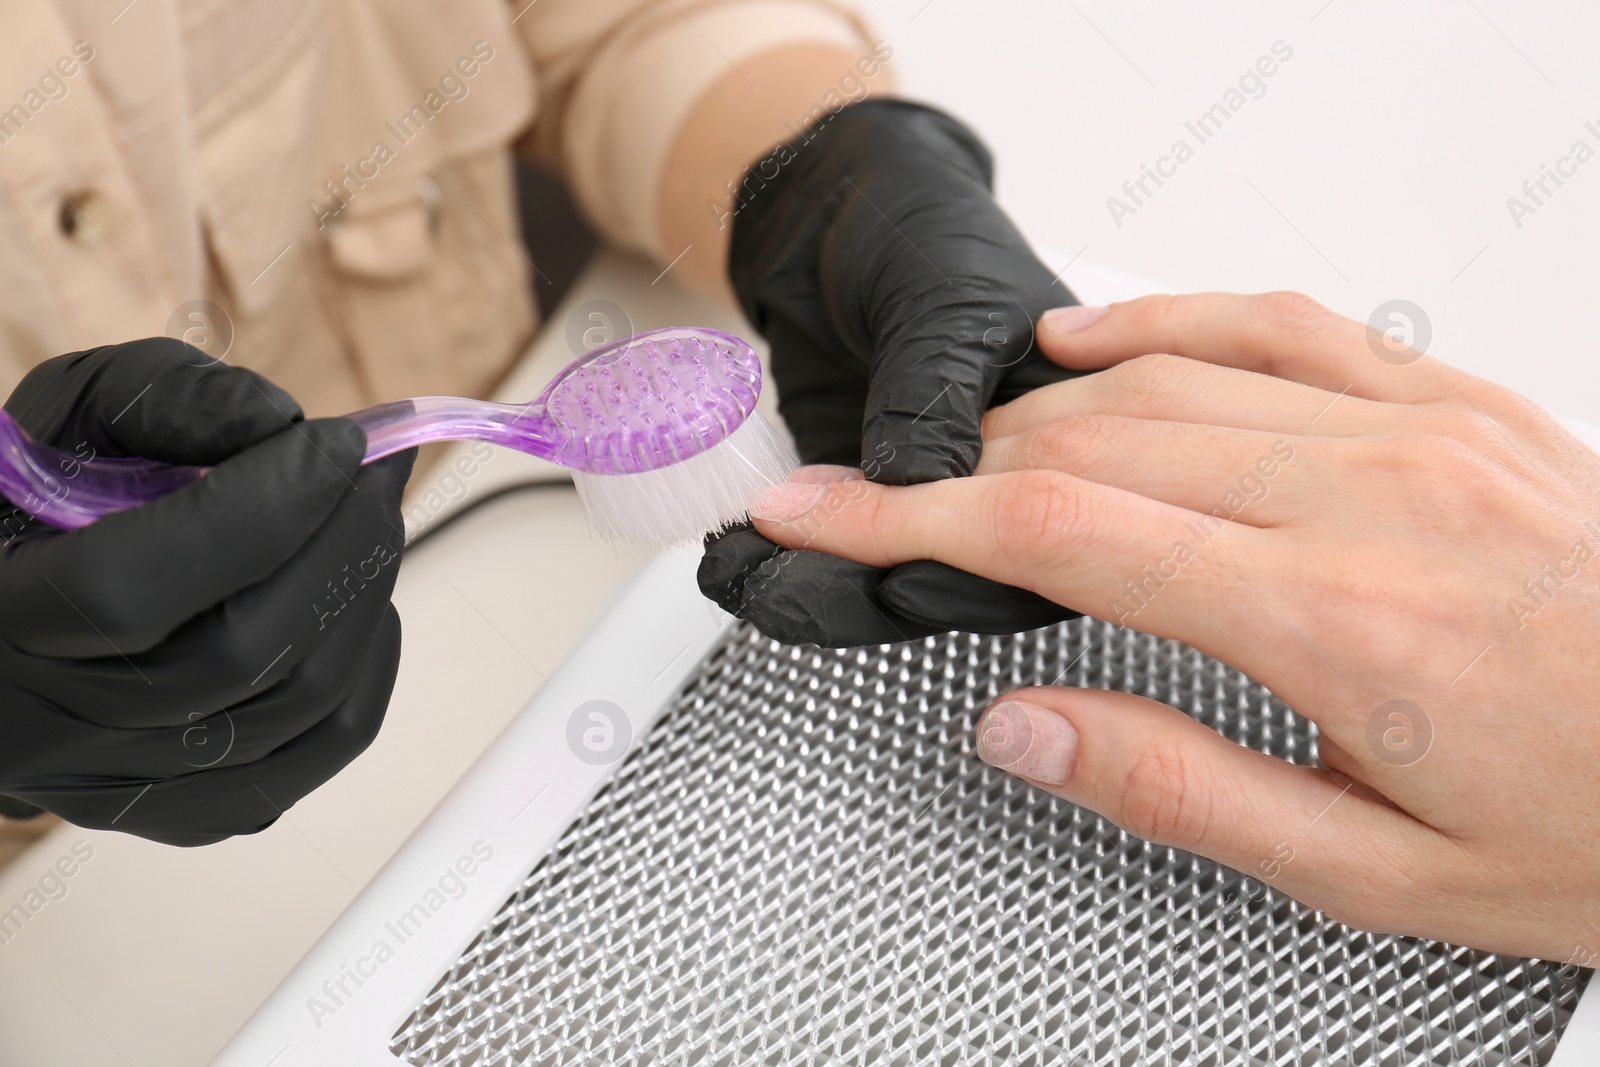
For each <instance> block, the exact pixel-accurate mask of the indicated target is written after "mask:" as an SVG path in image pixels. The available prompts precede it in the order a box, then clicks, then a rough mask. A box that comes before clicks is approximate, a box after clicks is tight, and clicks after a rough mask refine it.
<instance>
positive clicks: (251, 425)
mask: <svg viewBox="0 0 1600 1067" xmlns="http://www.w3.org/2000/svg"><path fill="white" fill-rule="evenodd" d="M5 409H6V411H7V412H9V413H10V414H11V416H12V417H13V418H14V419H16V420H17V422H18V423H19V424H20V425H21V426H22V427H23V428H24V429H25V430H27V431H28V432H29V433H30V434H32V435H33V436H34V437H36V438H38V439H40V440H43V441H46V442H48V443H50V444H53V445H55V446H57V447H59V448H64V449H67V450H69V451H73V452H76V453H77V454H79V455H80V456H83V457H85V458H87V457H89V456H91V455H100V456H128V455H133V456H143V457H145V458H148V459H155V460H163V461H166V462H172V463H190V464H199V465H206V466H213V467H214V469H213V470H212V471H211V472H210V473H209V474H207V475H206V476H205V477H204V478H202V479H201V480H200V481H199V482H197V483H195V484H193V485H190V486H187V487H186V488H184V489H181V490H179V491H177V492H175V493H173V494H172V495H170V496H167V497H164V498H162V499H160V500H157V501H155V502H153V503H150V504H147V505H145V506H144V507H141V508H137V509H134V510H131V511H125V512H119V513H117V514H114V515H109V516H107V517H105V518H104V519H101V520H100V521H99V522H97V523H95V524H94V525H92V526H88V527H85V528H84V529H81V530H75V531H71V532H64V531H61V530H57V529H54V528H52V527H49V526H46V525H45V524H43V523H41V522H39V521H38V520H36V519H33V518H31V517H30V516H28V515H27V514H26V513H25V512H23V511H21V510H20V509H12V510H10V512H9V514H7V513H6V512H5V511H3V510H0V536H3V538H4V541H3V543H0V794H5V795H6V796H9V797H12V798H15V799H16V800H19V801H23V802H26V803H27V804H32V805H35V806H37V807H40V808H45V809H47V810H49V811H53V812H55V813H57V814H58V815H60V816H61V817H62V818H64V819H66V820H68V821H69V822H73V823H76V824H78V825H80V826H87V827H93V828H109V829H115V830H120V831H124V832H126V833H130V834H135V835H138V836H140V837H147V838H150V839H151V840H155V841H161V842H165V843H168V844H174V845H201V844H207V843H210V842H213V841H218V840H221V839H222V838H225V837H228V836H230V835H233V834H246V833H254V832H256V831H258V830H262V829H264V828H266V827H267V826H270V825H271V824H272V823H273V822H274V821H275V820H276V819H277V817H278V816H279V815H280V814H281V813H282V812H283V811H284V810H286V809H287V808H288V807H289V806H290V805H292V804H294V802H295V801H297V800H299V799H300V798H301V797H303V796H305V795H306V794H307V793H309V792H310V791H311V790H313V789H315V788H316V787H317V786H319V785H321V784H322V783H323V782H325V781H326V780H327V779H328V778H330V777H332V776H333V775H334V774H335V773H336V772H337V771H338V770H340V769H341V768H342V767H344V766H345V764H347V763H349V762H350V761H351V760H352V759H354V758H355V757H356V756H357V755H358V754H359V753H360V752H361V751H362V750H363V749H365V748H366V747H367V745H368V744H369V743H370V742H371V741H372V738H373V737H374V735H375V734H376V733H377V730H378V726H379V724H380V723H381V722H382V721H383V713H384V710H385V708H386V707H387V706H388V702H389V693H390V690H391V689H392V687H393V685H394V679H395V672H396V671H397V669H398V666H399V657H400V618H399V616H398V614H396V612H395V610H394V608H393V606H392V605H390V603H389V595H390V592H391V591H392V590H393V588H394V582H395V575H396V572H397V571H398V570H399V555H400V550H401V547H402V543H403V541H404V534H403V526H402V523H401V520H400V510H399V504H400V494H401V490H402V488H403V487H404V485H405V481H406V478H407V477H408V475H409V474H410V470H411V464H412V461H413V459H414V458H415V453H414V452H407V453H403V454H401V455H397V456H393V457H390V458H389V459H386V460H383V461H381V462H378V463H374V464H372V465H371V466H368V467H361V466H360V463H361V455H362V452H363V451H364V450H365V448H366V440H365V437H364V435H363V434H362V432H361V429H360V427H358V426H356V425H355V424H354V423H351V422H349V421H347V420H343V419H319V420H314V421H303V420H302V417H301V412H300V409H299V407H298V405H296V404H295V402H294V401H293V400H291V399H290V398H289V396H288V395H287V394H286V393H284V392H283V391H282V390H281V389H278V388H277V387H276V386H274V385H272V384H271V383H270V382H268V381H267V380H266V379H264V378H262V377H261V376H259V375H257V374H254V373H252V372H250V371H247V370H243V369H240V368H236V367H229V366H224V365H220V364H217V363H215V362H214V361H212V360H210V359H209V358H208V357H206V356H204V355H203V354H202V353H200V352H199V351H198V350H196V349H193V348H190V347H188V346H187V345H183V344H181V343H179V342H177V341H171V340H167V339H164V338H159V339H152V340H145V341H134V342H132V343H129V344H124V345H113V346H110V347H107V348H98V349H94V350H92V351H88V352H78V353H74V354H72V355H67V356H61V357H58V358H56V359H52V360H49V361H47V362H45V363H43V364H41V365H40V366H38V367H36V368H35V369H34V370H33V371H32V372H31V373H30V374H29V375H28V376H27V377H26V378H24V379H23V381H22V383H21V384H20V385H19V386H18V387H17V389H16V391H15V392H14V393H13V394H12V395H11V398H10V399H9V400H8V401H7V402H6V404H5ZM73 474H74V471H73V470H62V471H60V472H58V477H59V478H60V479H61V481H62V484H63V485H64V486H65V489H66V492H68V493H70V492H71V486H72V477H73ZM8 807H10V808H11V809H12V810H15V806H8Z"/></svg>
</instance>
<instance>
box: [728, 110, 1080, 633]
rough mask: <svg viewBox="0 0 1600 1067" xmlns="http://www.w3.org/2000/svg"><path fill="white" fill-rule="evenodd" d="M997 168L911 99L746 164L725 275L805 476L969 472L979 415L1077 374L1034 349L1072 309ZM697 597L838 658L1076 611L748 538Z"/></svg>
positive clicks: (916, 567)
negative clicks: (831, 469) (846, 652)
mask: <svg viewBox="0 0 1600 1067" xmlns="http://www.w3.org/2000/svg"><path fill="white" fill-rule="evenodd" d="M990 171H991V164H990V159H989V155H988V153H987V152H986V151H985V150H984V148H983V146H982V145H981V144H980V143H979V142H978V140H977V138H976V137H974V136H973V134H972V133H971V132H970V131H968V130H967V129H966V127H964V126H962V125H961V124H960V123H959V122H956V121H955V120H954V119H952V118H950V117H949V116H947V115H943V114H941V113H939V112H937V111H933V110H931V109H929V108H925V107H921V106H919V105H916V104H910V103H905V102H901V101H867V102H864V103H860V104H857V105H855V106H853V107H847V108H845V109H844V110H842V111H841V112H839V113H838V114H837V115H834V116H833V117H831V118H829V119H827V120H825V121H823V122H822V123H820V124H819V125H818V126H817V127H814V128H813V129H812V130H810V131H808V132H807V133H805V134H803V135H801V136H800V137H798V138H796V139H795V140H793V141H791V142H789V144H787V145H784V146H782V147H780V148H778V149H777V150H776V151H775V152H774V153H773V154H772V155H771V156H769V157H767V158H766V159H764V160H761V161H759V162H758V163H756V164H755V166H753V167H752V168H750V171H749V173H748V174H747V176H746V180H745V181H744V183H743V185H742V186H741V191H740V193H739V195H738V199H737V202H736V203H737V207H738V211H737V214H736V216H735V219H734V224H733V237H732V244H731V248H730V254H729V266H728V273H729V277H730V279H731V280H732V283H733V287H734V291H735V292H736V293H737V294H738V297H739V301H740V303H741V304H742V306H743V308H744V311H745V313H746V314H747V315H748V316H749V318H750V320H751V321H752V322H753V323H755V325H756V327H757V328H758V329H759V330H761V332H762V333H763V334H764V335H765V336H766V338H767V339H768V341H770V342H771V346H772V369H773V375H774V377H775V378H776V379H777V386H778V395H779V407H780V409H781V411H782V413H783V416H784V419H785V421H786V422H787V423H788V425H789V428H790V429H791V430H792V431H793V432H794V434H795V437H796V439H797V441H798V444H799V448H800V454H801V458H802V459H804V460H805V461H806V462H807V463H814V464H842V465H844V466H847V467H852V468H861V469H863V470H864V471H865V474H866V477H867V478H868V479H870V480H872V481H874V482H879V483H883V484H889V485H905V484H910V483H914V482H926V481H932V480H936V479H942V478H957V477H961V476H963V475H967V474H970V473H972V469H973V466H974V465H975V464H976V463H977V461H978V455H979V452H980V450H981V447H982V442H981V439H980V432H979V427H980V423H981V420H982V417H983V413H984V411H985V409H987V408H988V407H989V406H990V405H991V404H993V403H999V402H1002V401H1004V400H1007V399H1010V398H1013V397H1015V396H1018V395H1021V394H1022V393H1024V392H1027V391H1028V390H1030V389H1033V388H1036V387H1037V386H1040V385H1043V384H1046V383H1048V382H1052V381H1058V380H1061V379H1063V378H1065V377H1070V376H1071V372H1069V371H1065V370H1063V369H1061V368H1059V367H1057V366H1055V365H1054V364H1052V363H1050V362H1049V361H1047V360H1044V359H1042V358H1041V357H1040V356H1039V354H1038V352H1036V351H1034V342H1033V322H1034V320H1035V319H1036V318H1037V317H1038V316H1039V314H1040V313H1041V312H1043V311H1044V310H1045V309H1046V308H1049V307H1054V306H1058V305H1062V304H1072V303H1075V301H1074V299H1073V298H1072V295H1071V294H1070V293H1068V292H1067V291H1066V289H1065V287H1064V286H1062V285H1061V284H1060V283H1053V282H1052V278H1051V272H1050V271H1049V270H1048V269H1046V268H1045V266H1044V265H1043V264H1042V263H1040V262H1039V260H1038V258H1037V257H1035V256H1034V254H1033V252H1032V251H1031V250H1030V249H1029V248H1028V245H1027V243H1026V242H1025V241H1024V240H1023V239H1022V236H1021V235H1020V234H1019V233H1018V232H1017V230H1016V227H1015V226H1013V225H1012V223H1011V220H1010V219H1008V218H1006V216H1005V214H1004V213H1003V212H1002V211H1001V210H1000V208H999V206H998V205H996V203H995V201H994V198H993V196H992V195H991V193H990V178H991V175H990ZM700 587H701V589H702V590H703V591H704V592H705V594H706V595H707V596H709V597H710V598H712V599H713V600H715V601H716V602H717V603H718V604H720V605H721V606H722V607H723V608H724V609H725V610H727V611H730V612H732V613H733V614H735V615H738V616H740V617H742V618H745V619H749V620H750V621H752V622H754V623H755V624H756V625H757V626H758V627H759V628H760V629H761V630H762V631H764V632H765V633H767V634H770V635H771V636H773V637H776V638H779V639H780V640H784V641H789V642H797V643H798V642H810V643H814V644H819V645H829V646H847V645H862V644H877V643H882V642H888V641H900V640H905V639H907V638H912V637H922V636H926V635H928V634H933V633H942V632H945V631H948V630H957V629H959V630H970V631H976V632H982V633H1013V632H1016V631H1019V630H1025V629H1031V628H1034V627H1038V626H1044V625H1047V624H1049V623H1052V622H1056V621H1058V620H1060V619H1063V618H1072V617H1073V616H1074V614H1075V613H1073V612H1071V611H1068V610H1066V609H1064V608H1062V607H1060V606H1059V605H1056V604H1053V603H1051V602H1050V601H1048V600H1046V599H1044V598H1043V597H1040V596H1038V595H1037V594H1035V593H1031V592H1026V591H1023V590H1020V589H1015V588H1012V587H1010V586H1006V585H1001V584H999V583H997V582H992V581H989V580H987V579H984V578H979V577H976V576H974V575H971V574H967V573H964V572H962V571H959V570H956V569H954V568H952V567H948V566H945V565H944V564H942V563H934V562H929V561H919V562H915V563H909V564H906V565H904V566H901V567H897V568H893V569H882V568H877V567H871V566H866V565H863V564H859V563H853V562H851V561H849V560H844V559H839V558H837V557H834V556H829V555H824V554H821V553H817V552H810V551H806V550H804V549H798V550H790V549H780V548H778V546H776V545H774V544H772V543H771V542H770V541H768V540H766V539H765V538H763V537H762V536H761V535H760V534H759V533H757V532H755V531H754V530H752V529H751V528H749V527H747V526H746V527H741V528H738V529H736V530H734V531H732V532H730V533H728V534H726V535H724V536H722V537H721V538H718V539H716V540H714V541H713V542H712V543H711V544H710V545H709V546H708V548H707V551H706V557H705V560H704V561H703V562H702V564H701V568H700Z"/></svg>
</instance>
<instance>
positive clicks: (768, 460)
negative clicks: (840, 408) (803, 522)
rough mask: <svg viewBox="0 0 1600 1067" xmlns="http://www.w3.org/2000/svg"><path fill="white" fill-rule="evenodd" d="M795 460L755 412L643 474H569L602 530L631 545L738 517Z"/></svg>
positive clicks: (688, 537) (687, 534)
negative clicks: (708, 443) (714, 440)
mask: <svg viewBox="0 0 1600 1067" xmlns="http://www.w3.org/2000/svg"><path fill="white" fill-rule="evenodd" d="M798 465H799V460H798V459H796V458H795V454H794V451H793V449H791V448H790V447H789V445H788V442H786V441H784V439H783V438H782V437H780V436H779V435H778V431H777V430H775V429H773V428H772V425H771V424H770V423H768V422H767V420H766V419H764V418H762V417H761V414H760V412H754V411H753V412H751V413H750V417H749V418H747V419H745V420H744V422H743V424H741V425H740V427H739V428H738V429H737V430H734V431H733V433H731V434H729V435H728V436H727V437H725V438H724V439H723V440H722V441H721V443H719V444H717V445H715V446H714V447H712V448H710V449H708V450H706V451H705V452H702V453H700V454H699V455H698V456H693V457H691V458H689V459H686V460H684V461H683V462H682V463H674V464H673V465H672V466H670V467H662V468H661V469H659V470H653V471H646V472H645V473H643V474H586V473H584V472H582V471H575V472H574V473H573V476H572V480H573V482H574V483H576V484H577V487H578V495H579V496H581V497H582V498H583V506H584V508H585V509H586V510H587V511H588V512H589V520H590V521H591V522H592V523H594V527H595V530H596V531H597V532H598V533H599V534H600V536H601V537H604V538H605V539H607V540H609V541H621V542H623V543H625V544H630V545H678V544H687V543H689V542H698V541H699V540H700V539H701V538H703V537H704V536H705V535H706V534H708V533H712V532H713V531H716V530H725V529H727V528H728V527H729V526H732V525H734V524H735V523H737V522H741V521H743V519H744V518H745V516H746V515H747V514H748V513H749V511H750V508H751V507H752V506H754V504H755V503H756V501H757V500H759V499H761V494H762V493H764V492H766V490H767V489H768V488H769V487H770V486H774V485H778V484H780V483H782V482H783V481H785V480H786V479H787V478H788V476H789V472H790V471H792V470H794V469H795V467H796V466H798Z"/></svg>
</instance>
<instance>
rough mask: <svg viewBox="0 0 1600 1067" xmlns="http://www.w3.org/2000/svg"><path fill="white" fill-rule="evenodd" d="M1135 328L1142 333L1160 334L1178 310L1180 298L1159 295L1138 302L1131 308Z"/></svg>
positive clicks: (1170, 295)
mask: <svg viewBox="0 0 1600 1067" xmlns="http://www.w3.org/2000/svg"><path fill="white" fill-rule="evenodd" d="M1131 310H1132V311H1133V319H1134V323H1133V325H1134V327H1135V329H1137V330H1139V331H1140V332H1142V333H1152V332H1154V333H1159V332H1161V331H1162V329H1163V328H1165V326H1166V325H1167V323H1169V322H1171V321H1172V319H1173V317H1174V315H1175V314H1176V312H1177V310H1178V297H1176V296H1174V295H1172V294H1170V293H1159V294H1156V295H1154V296H1147V297H1145V298H1143V299H1142V300H1136V301H1134V302H1133V304H1132V306H1131Z"/></svg>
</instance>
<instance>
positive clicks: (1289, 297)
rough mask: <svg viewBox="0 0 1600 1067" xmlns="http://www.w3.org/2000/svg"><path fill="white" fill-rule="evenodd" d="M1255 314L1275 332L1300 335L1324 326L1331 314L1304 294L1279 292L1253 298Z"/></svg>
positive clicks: (1290, 291) (1289, 291) (1287, 291)
mask: <svg viewBox="0 0 1600 1067" xmlns="http://www.w3.org/2000/svg"><path fill="white" fill-rule="evenodd" d="M1255 304H1256V314H1257V315H1258V316H1260V318H1261V321H1262V322H1264V323H1265V324H1266V325H1267V326H1269V327H1271V328H1273V329H1275V330H1284V331H1288V332H1294V333H1301V332H1307V331H1310V330H1314V329H1316V328H1318V327H1321V326H1325V325H1326V324H1327V323H1328V321H1329V319H1330V317H1331V316H1333V312H1331V311H1329V310H1328V309H1327V308H1325V307H1323V306H1322V305H1321V304H1319V303H1317V301H1315V300H1313V299H1311V298H1310V297H1309V296H1307V295H1306V294H1304V293H1297V292H1294V291H1292V290H1279V291H1277V292H1272V293H1262V294H1261V295H1259V296H1257V297H1256V298H1255Z"/></svg>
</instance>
